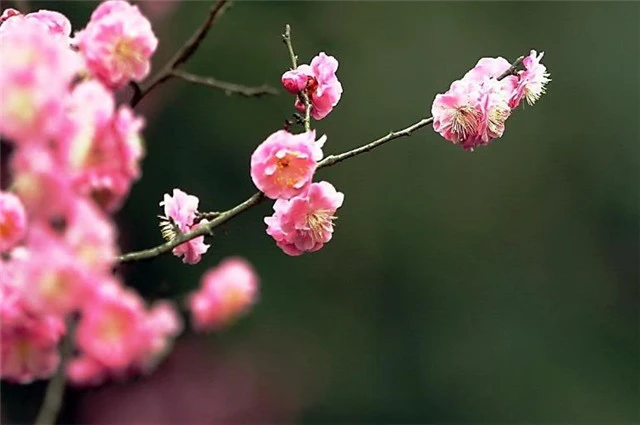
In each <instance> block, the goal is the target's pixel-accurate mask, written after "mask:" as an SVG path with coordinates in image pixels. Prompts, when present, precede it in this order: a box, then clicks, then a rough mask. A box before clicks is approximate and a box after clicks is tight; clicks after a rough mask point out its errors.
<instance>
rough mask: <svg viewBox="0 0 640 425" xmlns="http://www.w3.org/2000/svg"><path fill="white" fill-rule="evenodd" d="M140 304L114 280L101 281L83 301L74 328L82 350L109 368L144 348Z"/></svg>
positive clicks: (121, 364)
mask: <svg viewBox="0 0 640 425" xmlns="http://www.w3.org/2000/svg"><path fill="white" fill-rule="evenodd" d="M145 319H146V316H145V311H144V303H143V301H142V299H141V298H140V297H139V296H138V294H136V293H135V292H133V291H131V290H128V289H125V288H124V287H122V286H121V285H120V283H119V282H117V281H107V282H101V283H100V284H99V286H98V288H96V290H95V291H94V294H93V297H92V300H91V301H90V302H89V303H87V304H86V308H84V309H83V311H82V316H81V317H80V320H79V322H78V327H77V330H76V344H77V346H78V348H80V349H81V350H82V352H83V353H85V354H87V355H89V356H90V357H93V358H94V359H96V360H97V361H99V362H100V363H102V364H104V365H105V366H108V367H110V368H123V367H126V366H127V365H129V364H131V363H132V362H134V361H135V360H136V359H137V358H138V357H139V356H140V355H141V353H142V352H143V350H144V349H145V346H146V343H147V341H145V338H143V336H145V326H146V322H145Z"/></svg>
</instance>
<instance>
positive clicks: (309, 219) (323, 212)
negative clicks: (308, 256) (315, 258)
mask: <svg viewBox="0 0 640 425" xmlns="http://www.w3.org/2000/svg"><path fill="white" fill-rule="evenodd" d="M343 201H344V194H342V193H340V192H337V191H336V189H335V188H334V187H333V185H332V184H331V183H329V182H324V181H323V182H320V183H312V184H311V185H310V186H309V188H308V189H307V190H306V192H304V193H302V194H300V195H298V196H296V197H294V198H291V199H289V200H286V199H278V200H277V201H276V202H275V204H274V205H273V209H274V211H275V213H274V214H273V215H272V216H271V217H265V219H264V222H265V223H266V224H267V234H269V235H270V236H271V237H273V239H275V241H276V244H277V245H278V246H279V247H280V248H281V249H282V250H283V251H284V252H285V253H286V254H289V255H301V254H303V253H305V252H314V251H317V250H319V249H320V248H322V247H323V246H324V244H325V243H327V242H329V241H330V240H331V237H332V236H333V221H334V220H335V218H336V217H335V212H336V210H337V209H338V208H340V207H341V206H342V203H343Z"/></svg>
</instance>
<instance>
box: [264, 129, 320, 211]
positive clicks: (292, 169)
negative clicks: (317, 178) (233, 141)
mask: <svg viewBox="0 0 640 425" xmlns="http://www.w3.org/2000/svg"><path fill="white" fill-rule="evenodd" d="M315 135H316V133H315V131H314V130H311V131H307V132H306V133H301V134H291V133H289V132H288V131H286V130H279V131H276V132H275V133H273V134H272V135H270V136H269V137H267V139H266V140H265V141H264V142H262V143H261V144H260V145H259V146H258V147H257V148H256V150H255V151H254V152H253V155H251V179H252V180H253V183H254V184H255V185H256V187H257V188H258V189H259V190H260V191H261V192H264V194H265V195H266V196H267V197H268V198H271V199H278V198H283V199H289V198H291V197H293V196H295V195H297V194H299V193H300V192H302V191H303V190H304V189H305V188H306V187H307V186H308V185H309V184H310V183H311V179H312V178H313V173H314V172H315V170H316V167H317V162H318V161H320V160H321V159H322V146H323V145H324V142H325V140H326V137H324V136H323V137H321V138H320V139H319V140H318V141H316V140H315Z"/></svg>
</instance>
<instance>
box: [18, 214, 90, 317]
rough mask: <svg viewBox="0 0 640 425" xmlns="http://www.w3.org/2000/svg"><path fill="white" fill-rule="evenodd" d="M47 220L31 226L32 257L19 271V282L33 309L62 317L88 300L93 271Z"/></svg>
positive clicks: (28, 243) (29, 240) (30, 243)
mask: <svg viewBox="0 0 640 425" xmlns="http://www.w3.org/2000/svg"><path fill="white" fill-rule="evenodd" d="M45 223H46V222H42V221H38V222H35V223H33V225H32V226H31V228H30V229H29V237H28V239H27V246H28V247H29V257H28V258H27V259H26V260H25V261H24V263H23V264H22V267H20V268H19V272H17V273H16V284H17V286H18V287H19V288H20V290H22V291H23V293H24V297H25V299H26V300H27V302H28V303H29V305H30V306H31V308H32V309H33V310H35V311H40V312H43V313H46V314H55V315H59V316H63V315H65V314H67V313H71V312H73V311H77V310H79V309H80V308H81V307H83V305H84V304H85V303H86V302H87V296H88V295H89V291H90V287H89V285H90V284H92V283H93V282H92V281H91V280H92V279H90V276H91V275H92V273H90V272H89V269H87V270H83V268H82V264H81V263H79V262H78V260H77V258H76V256H75V253H74V252H73V251H72V250H71V249H70V248H69V247H68V246H67V245H66V244H65V243H64V241H63V240H62V239H61V238H60V237H59V235H57V234H55V233H53V232H52V231H51V230H49V229H48V228H47V225H46V224H45Z"/></svg>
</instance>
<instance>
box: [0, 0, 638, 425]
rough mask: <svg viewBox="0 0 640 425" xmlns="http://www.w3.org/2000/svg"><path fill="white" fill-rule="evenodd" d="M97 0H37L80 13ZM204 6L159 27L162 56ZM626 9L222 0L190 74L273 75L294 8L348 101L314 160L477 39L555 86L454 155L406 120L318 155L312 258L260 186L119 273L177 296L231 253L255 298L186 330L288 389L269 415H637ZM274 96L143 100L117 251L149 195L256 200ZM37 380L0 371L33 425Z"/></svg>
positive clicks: (277, 106) (473, 50) (150, 230)
mask: <svg viewBox="0 0 640 425" xmlns="http://www.w3.org/2000/svg"><path fill="white" fill-rule="evenodd" d="M94 4H95V3H90V2H60V3H53V2H41V3H39V4H37V5H38V6H41V7H46V8H49V9H58V10H61V11H64V12H65V13H68V14H69V16H70V17H71V18H72V22H73V24H74V28H79V27H81V26H82V25H84V22H86V20H87V19H88V16H89V14H90V11H91V10H92V8H93V7H94ZM209 4H210V3H208V2H202V1H197V2H196V1H184V2H182V3H181V4H180V5H179V7H178V8H177V10H176V11H175V12H174V13H172V14H171V15H170V16H169V17H165V18H163V19H162V20H160V21H154V28H155V29H156V32H157V34H158V36H159V38H160V47H159V51H158V53H157V55H156V58H155V59H156V60H155V63H156V64H157V65H159V64H162V63H163V62H164V61H165V60H166V59H167V58H168V57H170V56H171V55H172V54H173V53H174V52H175V50H176V49H177V47H178V46H179V45H181V44H182V42H183V41H184V40H185V39H186V38H187V37H188V36H189V34H190V33H191V32H192V31H193V29H194V28H195V27H196V26H197V25H199V24H200V22H201V21H202V20H203V18H204V16H205V13H206V10H207V9H208V7H209ZM639 21H640V6H639V5H638V3H632V2H628V3H615V2H557V3H550V2H549V3H545V2H537V3H525V2H500V3H490V2H407V3H401V2H271V1H269V2H267V1H263V2H243V1H240V2H236V3H235V5H234V6H233V7H232V8H231V9H230V10H229V11H228V12H227V13H225V14H224V16H223V17H222V18H221V19H220V20H219V21H218V22H217V23H216V24H215V26H214V27H213V29H212V30H211V32H210V34H209V36H208V37H207V39H206V41H205V42H204V43H203V45H202V47H201V48H200V50H199V51H198V52H197V54H196V55H195V56H194V57H193V58H192V59H191V60H190V62H189V63H188V64H187V66H186V68H185V69H187V70H189V71H191V72H194V73H197V74H201V75H211V76H215V77H216V78H219V79H224V80H230V81H234V82H240V83H245V84H249V85H258V84H262V83H264V82H266V83H269V84H272V85H275V86H278V84H279V78H280V75H281V74H282V73H283V72H284V71H285V70H286V69H287V68H288V66H289V62H288V57H287V53H286V50H285V48H284V46H283V44H282V43H281V40H280V34H281V32H282V30H283V28H284V24H285V23H289V24H291V25H292V28H293V36H294V44H295V47H296V50H297V53H298V55H299V56H300V59H301V61H302V62H306V61H308V60H310V58H311V57H313V56H314V55H315V54H317V53H318V52H319V51H326V52H327V53H328V54H331V55H334V56H335V57H336V58H338V60H339V61H340V67H339V70H338V76H339V78H340V81H341V82H342V84H343V87H344V93H343V97H342V99H341V101H340V103H339V105H338V106H337V108H336V109H335V110H334V112H333V113H332V114H331V115H329V117H327V118H326V119H324V120H322V121H320V122H317V125H315V127H316V129H317V131H318V132H319V133H320V134H326V135H327V136H328V141H327V143H326V145H325V153H326V154H329V153H338V152H342V151H344V150H348V149H350V148H352V147H356V146H358V145H361V144H363V143H366V142H368V141H370V140H372V139H374V138H376V137H378V136H381V135H384V134H386V133H387V132H388V131H389V130H392V129H399V128H402V127H405V126H406V125H409V124H411V123H412V122H415V121H417V120H418V119H420V118H421V117H424V116H427V115H428V114H429V111H430V108H431V102H432V100H433V98H434V96H435V95H436V94H437V93H439V92H443V91H445V90H446V89H447V88H448V86H449V84H450V82H451V81H453V80H454V79H457V78H460V77H461V76H462V75H463V74H464V73H465V72H466V71H467V70H468V69H469V68H471V67H472V66H473V65H474V64H475V63H476V61H477V60H478V59H479V58H480V57H482V56H504V57H506V58H508V59H510V60H511V59H514V58H515V57H517V56H519V55H521V54H527V53H528V52H529V50H530V49H537V50H539V51H544V52H545V56H544V60H543V63H545V64H546V66H547V68H548V69H549V71H550V72H551V78H552V80H553V81H552V82H551V83H550V84H549V86H548V94H547V95H546V96H544V97H543V98H542V99H541V100H540V101H539V103H538V104H536V105H535V106H533V107H529V106H527V107H524V108H520V109H519V110H517V111H516V112H515V113H514V114H513V115H512V117H511V118H509V120H508V121H507V126H506V131H505V133H504V136H503V137H502V138H501V139H499V140H497V141H495V142H494V143H493V144H492V145H490V146H489V147H485V148H480V149H477V150H476V151H475V152H473V153H468V152H464V151H462V150H461V149H460V148H458V147H457V146H453V145H451V144H450V143H448V142H446V141H444V140H443V139H442V138H441V137H440V136H439V135H438V134H436V133H435V132H433V130H432V129H431V128H425V129H422V130H420V131H419V132H417V133H415V134H414V135H412V136H411V137H410V138H406V139H400V140H397V141H394V142H392V143H390V144H388V145H386V146H383V147H382V148H380V149H378V150H376V151H374V152H372V153H368V154H366V155H364V156H360V157H357V158H354V159H352V160H349V161H348V162H345V163H342V164H340V165H338V166H336V167H332V168H329V169H323V170H321V171H319V172H318V174H317V177H316V179H318V180H319V179H326V180H328V181H330V182H332V183H333V184H334V185H335V186H336V188H337V189H338V190H340V191H342V192H344V193H345V202H344V206H343V207H342V208H341V209H340V210H339V211H338V215H339V220H338V222H337V229H336V233H335V235H334V239H333V240H332V241H331V242H330V243H329V244H328V245H327V246H325V248H324V249H323V250H321V251H320V252H317V253H315V254H310V255H306V256H303V257H297V258H293V257H288V256H286V255H284V254H283V253H282V252H281V251H280V250H279V249H278V248H277V247H276V246H275V244H274V242H273V241H272V240H271V239H270V237H268V236H267V235H266V233H265V231H264V229H265V226H264V224H263V222H262V218H263V217H264V216H265V215H269V214H270V211H271V205H270V203H268V202H266V203H264V204H261V205H260V206H258V207H257V208H255V209H253V210H251V211H249V212H247V213H245V214H243V215H242V216H240V217H238V218H237V219H235V220H233V221H232V222H230V223H228V224H227V225H225V226H224V227H223V228H221V229H220V230H219V231H218V232H217V233H216V236H215V238H213V239H212V241H211V242H212V247H211V249H210V250H209V253H208V254H207V255H206V256H205V257H204V259H203V261H202V262H201V263H200V264H198V265H195V266H187V265H183V264H182V263H181V262H180V261H179V260H178V259H176V258H174V257H172V256H164V257H161V258H158V259H155V260H153V261H149V262H144V263H140V264H136V265H133V266H130V267H127V268H126V269H125V272H126V274H127V282H128V284H130V285H132V286H134V287H136V288H138V289H139V290H140V291H141V293H142V294H144V295H145V296H146V297H148V298H149V299H153V298H157V297H160V296H167V295H169V296H172V297H175V298H176V299H178V298H179V296H180V295H181V294H184V293H186V292H187V291H189V290H191V289H192V288H194V287H196V285H197V284H198V280H199V277H200V276H201V274H202V273H203V272H204V271H205V270H206V269H207V268H209V267H212V266H214V265H216V264H217V263H218V262H219V261H220V260H221V259H222V258H223V257H225V256H229V255H242V256H245V257H246V258H247V259H249V260H250V261H251V262H252V263H253V264H254V265H255V268H256V269H257V271H258V272H259V274H260V276H261V279H262V287H261V300H260V303H259V304H258V305H257V306H256V308H255V310H253V312H252V313H251V314H250V315H249V316H248V317H246V318H244V319H243V320H242V321H241V322H239V323H238V324H237V325H236V326H234V327H233V328H231V329H229V330H228V331H226V332H224V333H223V334H221V335H216V336H213V337H212V338H209V339H207V338H206V337H204V336H201V337H199V338H198V339H196V341H197V344H201V345H202V347H203V350H204V349H205V348H206V349H211V350H212V352H213V353H214V354H213V355H214V356H215V353H217V352H220V351H224V352H231V353H234V352H239V353H243V351H247V350H248V351H250V353H249V354H247V355H250V356H251V359H253V360H252V362H254V363H255V365H256V368H257V369H258V370H261V371H265V373H267V375H268V376H269V377H270V378H269V379H270V380H271V381H273V382H274V383H278V385H281V386H284V387H285V388H286V391H289V393H293V394H296V395H298V396H299V397H300V398H301V399H303V401H301V402H300V403H299V406H298V407H297V408H296V409H293V410H294V411H295V413H294V414H292V415H291V416H288V417H286V418H284V419H282V421H293V422H296V423H318V424H319V423H323V424H329V423H479V422H485V423H533V422H538V423H559V422H562V423H608V424H614V423H637V422H638V421H639V420H640V417H639V413H638V402H639V390H638V378H639V372H640V370H639V333H638V326H639V322H638V304H639V303H638V301H639V297H638V280H639V279H638V277H639V276H638V258H639V252H638V251H639V244H638V238H639V228H638V222H639V216H638V193H639V190H638V182H639V179H638V177H639V176H638V160H639V155H638V154H639V152H638V146H639V143H638V142H639V137H638V136H639V135H638V117H639V106H638V98H639V87H638V79H639V78H638V77H639V75H640V73H639V68H638V56H639V54H640V49H639V39H640V34H639V23H640V22H639ZM156 69H157V66H156ZM292 104H293V98H292V96H290V95H288V94H285V93H284V92H282V90H281V94H280V96H276V97H268V98H261V99H245V98H240V97H228V96H225V95H224V94H223V93H221V92H219V91H216V90H213V89H208V88H203V87H198V86H193V85H189V84H187V83H184V82H180V81H171V82H168V83H167V84H165V85H164V86H162V87H160V88H159V89H158V90H157V92H156V93H154V95H153V96H149V97H148V98H147V99H145V100H144V101H143V102H142V103H141V104H140V106H139V108H138V109H139V111H141V112H145V113H146V114H147V115H148V117H149V119H148V121H149V123H148V126H147V129H146V131H145V138H146V141H147V147H148V156H147V158H146V159H145V161H144V164H143V172H144V175H143V178H142V180H141V181H140V182H138V183H137V184H136V185H135V187H134V188H133V191H132V193H131V196H130V198H129V200H128V203H127V205H126V206H125V207H124V209H123V210H122V211H121V213H120V214H119V215H118V220H119V222H120V225H121V229H122V235H121V239H122V241H123V245H124V246H125V248H126V249H127V250H131V249H142V248H146V247H149V246H152V245H154V244H157V243H159V242H160V233H159V230H158V227H157V221H156V219H155V216H156V214H159V213H160V212H161V210H160V208H159V206H158V202H159V201H160V200H161V198H162V195H163V193H165V192H170V191H171V190H172V189H173V188H174V187H178V188H182V189H183V190H185V191H187V192H189V193H192V194H196V195H198V196H199V197H200V200H201V207H202V209H203V210H221V209H226V208H229V207H231V206H233V205H235V204H236V203H238V202H240V201H242V200H244V199H245V198H246V197H248V196H249V195H250V194H252V193H253V192H254V191H255V188H254V187H253V185H252V183H251V180H250V178H249V157H250V155H251V153H252V151H253V149H255V147H256V146H257V145H258V144H259V143H260V142H261V141H262V140H264V139H265V138H266V137H267V136H268V135H269V134H270V133H271V132H273V131H275V130H277V129H278V128H280V127H281V126H282V123H283V121H284V119H285V118H286V117H287V116H289V115H290V114H291V113H292V112H293V109H292ZM185 338H187V337H185ZM187 339H190V338H187ZM183 340H184V339H181V341H183ZM206 345H209V347H206ZM245 354H246V353H245ZM176 367H179V365H178V366H176ZM162 370H163V369H162V366H161V368H160V370H159V371H158V373H162ZM203 373H204V371H203ZM291 375H294V377H293V378H292V377H291ZM136 385H143V383H140V382H137V383H136ZM147 385H155V384H154V383H153V382H150V383H148V384H147ZM265 385H267V386H269V385H270V384H269V380H267V382H266V384H265ZM124 387H126V385H125V386H123V388H124ZM42 388H43V387H42V385H35V386H32V387H29V388H18V387H15V386H5V388H4V390H5V391H3V398H4V399H5V407H8V408H7V409H6V411H5V413H6V414H9V413H11V414H12V415H15V416H14V417H15V419H12V420H16V421H20V420H25V421H28V420H29V418H31V417H32V415H33V414H34V413H33V409H34V406H35V404H36V403H37V401H38V400H39V398H38V397H40V394H41V392H40V391H41V390H42ZM175 390H176V391H177V392H180V388H175ZM122 391H124V389H122ZM150 391H151V390H150ZM88 397H89V398H88ZM207 397H208V395H206V394H204V395H203V398H204V399H205V400H206V399H207ZM210 397H215V396H214V395H211V396H210ZM7 400H9V402H7ZM71 400H72V402H71V403H68V404H67V405H66V409H65V416H64V420H66V421H80V422H81V421H84V420H86V419H83V418H84V417H83V416H78V415H79V414H78V410H79V407H78V406H82V405H83V403H84V404H85V405H86V404H87V403H90V402H91V400H92V399H91V398H90V396H87V395H86V394H85V393H84V392H75V393H72V394H71ZM158 402H159V403H161V402H162V400H159V401H158ZM16 403H27V404H24V405H22V406H18V405H17V404H16ZM113 403H114V404H113V408H114V409H117V406H118V402H117V401H113ZM276 404H277V403H276ZM141 409H143V408H142V407H141ZM176 409H179V406H176ZM249 417H251V416H247V418H249ZM251 418H253V417H251ZM258 418H259V419H255V418H253V419H252V422H260V421H270V422H273V421H274V419H268V418H269V416H264V417H258ZM185 420H186V419H185ZM234 420H235V421H238V422H239V423H243V422H246V421H248V419H246V418H245V419H244V420H243V416H242V415H240V416H238V417H234Z"/></svg>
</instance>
